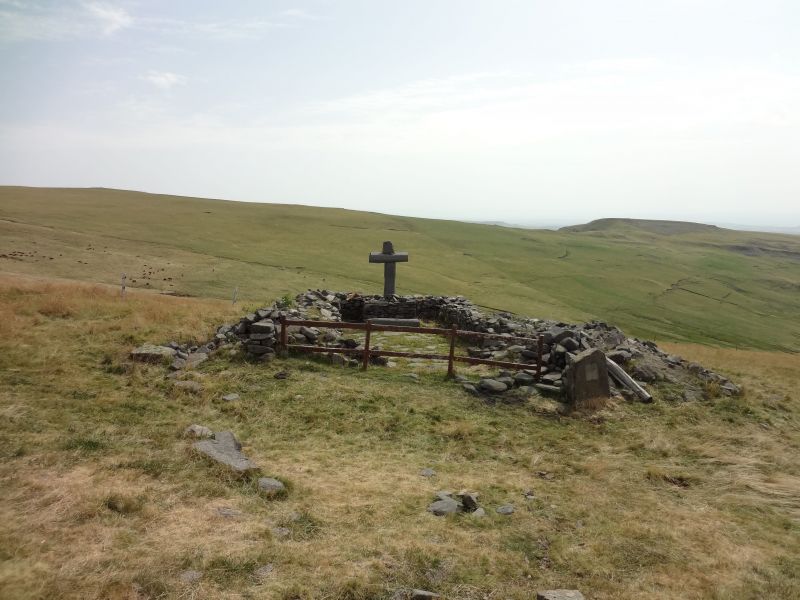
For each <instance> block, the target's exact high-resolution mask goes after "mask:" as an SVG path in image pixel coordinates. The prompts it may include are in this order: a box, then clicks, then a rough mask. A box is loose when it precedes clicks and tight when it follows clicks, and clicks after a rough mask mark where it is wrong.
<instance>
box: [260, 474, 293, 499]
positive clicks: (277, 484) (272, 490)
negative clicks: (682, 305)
mask: <svg viewBox="0 0 800 600" xmlns="http://www.w3.org/2000/svg"><path fill="white" fill-rule="evenodd" d="M258 490H259V491H260V492H263V493H264V494H266V495H267V496H268V497H269V496H275V495H277V494H280V493H281V492H285V491H286V486H285V485H283V482H282V481H279V480H277V479H273V478H272V477H261V478H260V479H259V480H258Z"/></svg>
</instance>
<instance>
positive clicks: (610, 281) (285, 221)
mask: <svg viewBox="0 0 800 600" xmlns="http://www.w3.org/2000/svg"><path fill="white" fill-rule="evenodd" d="M665 233H666V234H665ZM384 239H391V240H392V241H393V242H394V243H395V247H396V248H398V249H402V250H408V251H409V252H410V253H411V262H410V263H409V264H407V265H400V266H399V268H398V286H399V291H401V292H403V293H439V294H464V295H467V296H469V297H470V298H472V299H473V300H474V301H475V302H477V303H480V304H483V305H486V306H490V307H496V308H502V309H507V310H511V311H515V312H520V313H524V314H530V315H535V316H541V317H549V318H559V319H564V320H584V319H592V318H598V319H602V320H607V321H611V322H614V323H616V324H619V325H620V326H622V327H623V328H625V329H626V330H627V331H629V332H630V333H631V334H634V335H640V336H647V337H654V338H657V339H671V340H675V341H684V342H701V343H712V344H717V345H723V346H725V345H729V346H741V347H750V348H762V349H781V350H790V351H797V350H800V319H798V318H797V315H798V314H800V238H797V237H795V236H784V235H777V234H761V233H749V232H738V231H730V230H725V229H718V228H701V229H699V230H698V229H695V228H691V227H690V228H679V229H678V230H677V231H673V230H669V231H667V232H664V231H661V230H659V229H658V228H656V229H655V230H653V228H652V227H649V228H648V227H643V226H642V224H641V223H638V224H637V222H635V221H634V222H625V221H616V220H614V221H612V222H610V223H606V224H605V225H604V226H602V227H595V228H592V229H591V230H589V231H583V232H576V231H537V230H525V229H511V228H503V227H497V226H489V225H478V224H468V223H461V222H456V221H436V220H427V219H415V218H408V217H396V216H388V215H381V214H374V213H365V212H356V211H348V210H341V209H324V208H313V207H304V206H288V205H280V204H247V203H236V202H225V201H218V200H208V199H197V198H183V197H176V196H162V195H152V194H144V193H139V192H126V191H118V190H105V189H40V188H19V187H4V188H0V255H3V256H2V257H0V269H1V270H5V271H12V272H19V273H27V274H41V275H51V276H61V277H69V278H73V279H80V280H89V281H100V282H108V283H114V282H117V281H118V280H119V274H120V273H121V272H126V273H128V276H129V284H130V285H133V286H141V287H147V288H150V289H158V290H169V291H173V292H176V293H181V294H191V295H198V296H210V297H217V298H228V297H230V295H231V292H232V290H233V288H234V287H237V286H238V287H239V290H240V297H242V298H247V299H251V300H254V301H264V300H267V299H271V298H273V297H276V296H280V295H283V294H285V293H294V292H296V291H297V290H299V289H305V288H307V287H328V288H331V289H354V290H360V291H364V292H379V291H380V290H381V289H382V285H381V281H382V270H381V268H380V267H379V266H377V265H370V264H368V263H367V260H366V258H367V253H368V252H369V251H371V250H376V249H379V248H380V243H381V242H382V241H383V240H384Z"/></svg>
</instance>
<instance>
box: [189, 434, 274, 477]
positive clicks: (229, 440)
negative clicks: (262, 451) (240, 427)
mask: <svg viewBox="0 0 800 600" xmlns="http://www.w3.org/2000/svg"><path fill="white" fill-rule="evenodd" d="M194 449H195V450H197V451H198V452H200V453H201V454H203V455H205V456H207V457H208V458H210V459H212V460H214V461H216V462H218V463H220V464H222V465H225V466H226V467H228V468H230V469H231V470H233V471H235V472H236V473H239V474H241V475H247V474H250V473H256V472H258V470H259V467H258V465H257V464H256V463H254V462H253V461H252V460H250V459H249V458H247V457H246V456H245V455H244V454H242V452H241V449H242V445H241V444H240V443H239V440H237V439H236V436H235V435H233V433H232V432H230V431H218V432H216V433H215V434H214V439H213V440H203V441H202V442H195V443H194Z"/></svg>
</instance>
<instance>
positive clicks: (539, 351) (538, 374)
mask: <svg viewBox="0 0 800 600" xmlns="http://www.w3.org/2000/svg"><path fill="white" fill-rule="evenodd" d="M538 338H539V339H538V340H537V342H536V345H537V348H536V381H541V379H542V351H543V350H544V342H543V341H542V336H541V335H539V336H538Z"/></svg>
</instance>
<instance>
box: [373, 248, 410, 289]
mask: <svg viewBox="0 0 800 600" xmlns="http://www.w3.org/2000/svg"><path fill="white" fill-rule="evenodd" d="M369 262H371V263H383V295H384V297H386V296H393V295H394V279H395V275H396V273H397V263H399V262H408V252H395V251H394V246H392V242H383V252H370V253H369Z"/></svg>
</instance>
